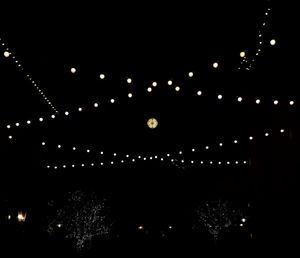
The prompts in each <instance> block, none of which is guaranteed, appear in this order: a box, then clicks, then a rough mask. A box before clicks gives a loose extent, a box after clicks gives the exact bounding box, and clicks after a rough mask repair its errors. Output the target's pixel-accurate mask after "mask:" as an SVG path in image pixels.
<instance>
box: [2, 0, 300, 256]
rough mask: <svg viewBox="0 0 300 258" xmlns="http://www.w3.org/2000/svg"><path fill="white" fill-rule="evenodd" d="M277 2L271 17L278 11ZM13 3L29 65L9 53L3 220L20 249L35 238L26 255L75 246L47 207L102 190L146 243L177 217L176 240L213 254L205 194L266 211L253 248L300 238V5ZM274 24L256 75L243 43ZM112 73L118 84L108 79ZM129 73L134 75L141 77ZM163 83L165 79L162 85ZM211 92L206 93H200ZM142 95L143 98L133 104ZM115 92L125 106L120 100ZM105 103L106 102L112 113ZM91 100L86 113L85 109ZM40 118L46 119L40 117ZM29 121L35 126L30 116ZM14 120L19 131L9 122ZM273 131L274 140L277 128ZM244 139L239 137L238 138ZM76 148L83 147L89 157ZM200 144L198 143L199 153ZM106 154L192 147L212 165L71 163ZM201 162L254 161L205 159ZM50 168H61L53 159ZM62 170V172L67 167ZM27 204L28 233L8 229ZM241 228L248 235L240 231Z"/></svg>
mask: <svg viewBox="0 0 300 258" xmlns="http://www.w3.org/2000/svg"><path fill="white" fill-rule="evenodd" d="M268 7H271V12H270V17H268V18H266V16H265V15H264V13H265V11H266V10H267V8H268ZM4 10H6V12H4V14H3V16H2V17H1V27H0V32H1V35H0V36H1V38H2V42H5V43H6V44H7V46H8V47H9V48H10V50H11V52H13V54H14V55H15V56H16V57H17V59H18V60H19V62H21V64H22V66H23V67H24V71H20V70H18V68H17V67H16V65H15V63H14V62H13V61H12V60H11V59H10V58H5V57H4V56H3V55H2V54H1V56H0V71H1V76H0V77H1V78H0V85H1V88H0V90H1V94H0V121H1V124H0V137H1V138H0V141H1V145H0V155H1V180H0V184H1V187H0V193H1V196H0V204H1V210H0V211H1V222H0V224H1V227H2V228H5V230H3V231H2V232H4V233H3V234H2V235H3V238H4V239H6V240H7V239H10V240H9V241H8V242H9V243H10V244H11V246H12V248H15V247H16V246H19V245H22V243H23V248H25V249H26V250H34V249H35V247H36V245H35V244H32V243H36V241H38V242H39V243H42V244H41V246H44V245H45V246H48V248H49V249H51V246H55V248H52V250H59V249H62V248H65V249H66V250H69V248H68V245H67V244H64V243H60V242H59V241H58V242H59V243H60V244H61V246H59V245H60V244H59V243H56V242H55V243H52V242H51V241H54V240H53V239H50V238H49V237H48V236H47V234H46V232H45V227H46V224H47V221H46V217H47V216H46V213H47V204H48V202H49V200H52V199H61V198H63V196H64V195H65V194H66V193H67V192H69V191H73V190H76V189H85V190H89V191H95V192H96V193H97V194H98V195H99V196H100V197H105V198H107V199H108V200H109V202H110V205H111V207H112V208H111V209H112V214H111V216H112V218H113V219H114V220H115V221H116V226H115V228H114V232H113V234H112V236H111V238H112V239H114V241H115V242H114V243H115V245H117V242H118V241H120V242H121V243H125V242H126V241H131V240H132V241H133V242H131V243H136V242H137V241H144V240H143V239H144V238H145V236H146V238H147V239H151V240H153V241H155V240H156V241H162V240H161V239H163V238H162V237H161V233H160V232H161V231H164V232H167V229H166V228H167V227H168V225H169V224H172V225H174V232H173V233H172V234H171V233H170V235H167V237H166V239H171V240H172V239H173V241H174V242H175V241H178V242H180V243H182V245H183V246H185V248H183V247H182V250H187V249H189V250H197V251H198V252H199V253H201V252H202V248H204V247H205V248H204V249H205V250H212V249H213V244H212V242H210V240H209V237H208V236H206V235H205V233H203V234H202V233H201V234H202V235H201V234H198V235H197V233H195V231H194V230H192V226H193V224H194V221H195V218H194V217H193V216H195V214H194V211H195V208H196V207H197V205H198V204H199V203H201V202H203V201H204V200H207V199H214V198H224V199H230V200H234V201H235V202H237V203H239V204H240V205H242V206H247V205H248V203H250V204H251V205H250V206H251V208H250V210H249V213H250V215H251V218H252V219H251V221H250V222H249V226H248V228H246V229H245V231H244V232H243V233H241V234H245V238H246V239H247V240H245V241H244V242H243V241H241V243H242V242H243V243H247V248H248V249H251V250H259V248H260V247H265V249H266V250H268V248H270V249H271V248H274V246H276V247H278V248H279V247H281V246H284V247H288V248H289V247H290V246H293V243H294V241H296V240H297V237H294V233H295V232H297V230H296V228H297V226H296V224H297V220H296V218H297V216H296V207H297V191H296V189H297V185H298V174H297V172H298V170H299V162H298V159H297V158H298V157H297V156H298V148H299V123H298V111H299V108H298V102H299V95H298V93H297V92H298V89H297V85H298V78H297V60H298V59H297V54H298V53H297V52H298V51H297V40H296V37H297V19H296V18H297V15H296V14H295V11H294V10H295V6H293V4H291V3H289V2H287V1H284V2H283V1H281V2H280V3H278V2H276V3H275V2H271V1H241V2H239V3H237V2H234V1H229V2H228V1H202V2H201V3H197V5H196V4H191V3H187V2H178V3H177V4H175V3H171V4H169V5H168V4H164V5H162V4H159V3H155V2H148V3H143V4H133V3H132V4H130V3H126V4H122V5H120V4H117V3H116V4H114V3H113V4H111V5H106V4H102V3H100V2H99V3H94V4H87V3H84V4H83V3H81V4H74V3H72V4H71V3H70V4H69V5H65V6H60V5H55V4H49V5H47V4H43V5H40V6H36V5H34V6H29V5H25V6H24V7H23V6H18V7H4ZM264 20H266V21H267V26H266V28H264V29H263V35H264V36H263V47H262V54H261V55H260V56H259V57H257V58H256V61H255V63H254V64H253V68H252V69H251V70H250V71H247V70H245V69H241V70H238V69H237V68H238V67H239V66H240V60H241V58H240V57H239V53H240V51H242V50H246V54H247V56H248V55H249V56H251V57H252V56H255V51H256V47H257V44H258V38H257V37H258V34H259V33H258V31H259V30H260V29H261V24H262V22H263V21H264ZM272 38H275V39H276V40H277V45H276V46H274V47H271V46H270V45H269V41H270V39H272ZM5 47H6V46H2V48H1V52H4V51H5ZM214 61H218V62H219V69H213V68H212V63H213V62H214ZM71 67H76V69H77V72H76V74H74V75H73V74H71V73H70V68H71ZM242 68H243V67H242ZM189 71H193V72H194V77H193V78H188V76H187V74H188V72H189ZM100 73H104V74H105V76H106V78H105V80H99V74H100ZM26 74H30V75H31V76H32V78H33V79H34V80H35V81H36V82H38V84H39V87H40V89H41V90H42V91H43V92H44V93H45V95H46V96H47V97H48V98H49V99H50V100H51V102H52V103H53V105H54V106H55V107H56V108H57V109H58V111H59V112H60V114H58V115H57V118H56V119H55V120H52V119H51V118H50V116H51V114H53V110H51V108H50V107H49V106H48V105H47V103H46V102H45V101H44V100H43V98H42V97H41V95H40V94H39V93H38V92H37V91H36V89H35V88H34V87H33V85H32V84H31V83H30V81H29V80H28V79H26ZM127 77H130V78H132V79H133V83H132V84H131V85H128V84H127V83H126V78H127ZM169 79H172V80H173V81H174V83H175V84H176V85H179V86H180V88H181V90H180V92H176V91H175V90H174V85H172V86H169V85H167V81H168V80H169ZM152 81H157V82H158V86H157V87H156V88H154V89H153V92H151V93H148V92H147V90H146V89H147V87H149V86H151V83H152ZM199 89H200V90H201V91H202V92H203V96H201V97H199V96H197V95H196V92H197V90H199ZM128 92H132V93H133V98H132V99H129V98H128V97H127V94H128ZM218 94H223V100H222V101H218V100H217V97H216V96H217V95H218ZM237 96H243V102H242V103H238V102H237V101H236V98H237ZM256 97H260V98H261V100H262V103H261V104H260V105H255V103H254V99H255V98H256ZM110 98H115V99H116V103H115V104H113V105H112V104H110V103H109V99H110ZM274 99H278V100H279V105H278V106H274V105H273V104H272V101H273V100H274ZM290 99H293V100H295V105H294V106H293V107H290V106H289V105H288V101H289V100H290ZM297 100H298V101H297ZM94 102H99V108H98V109H95V108H94V107H93V103H94ZM80 106H82V107H83V108H84V111H83V112H82V113H79V112H78V111H77V109H78V107H80ZM65 111H69V112H70V116H69V117H65V116H64V112H65ZM39 117H44V120H45V121H44V122H43V123H40V122H39V121H38V118H39ZM150 117H155V118H157V120H158V122H159V125H158V127H157V128H156V129H154V130H150V129H149V128H147V126H146V122H147V120H148V118H150ZM27 119H30V120H32V125H30V126H27V125H26V120H27ZM16 122H20V124H21V126H20V127H19V128H17V127H16V126H14V124H15V123H16ZM7 124H11V125H12V128H11V129H7V128H6V125H7ZM281 128H285V133H284V134H280V132H279V130H280V129H281ZM267 131H268V132H269V133H270V137H264V133H265V132H267ZM8 135H13V139H12V140H9V139H8ZM249 135H253V136H254V141H253V142H249V140H248V139H247V138H248V136H249ZM235 137H237V138H238V139H239V142H240V143H239V144H238V145H234V144H232V141H233V139H235ZM42 141H46V142H47V144H46V147H42V146H41V142H42ZM219 142H223V143H224V146H223V147H222V148H219V147H217V145H218V143H219ZM58 144H61V145H62V146H63V147H62V149H58V148H57V145H58ZM74 145H75V146H78V151H76V152H75V153H74V151H72V146H74ZM205 145H210V146H211V148H210V150H209V151H205V150H204V148H203V146H205ZM86 148H90V149H91V153H86V152H85V150H86ZM192 148H196V150H197V151H196V152H195V153H193V152H191V149H192ZM101 150H103V151H104V152H105V154H104V157H103V158H100V160H101V161H104V162H107V161H110V160H111V157H112V153H114V152H117V153H118V155H123V156H124V155H125V154H127V153H129V154H130V155H139V154H141V155H153V156H154V155H155V154H158V155H162V153H168V152H169V153H171V154H172V155H173V156H174V157H176V158H177V159H178V160H179V161H180V160H181V157H180V155H179V154H178V151H179V150H182V151H183V152H184V155H183V156H184V159H186V160H191V159H195V160H198V164H197V165H195V166H191V165H185V166H184V167H183V166H181V164H180V162H177V163H176V162H175V163H176V164H178V166H176V165H171V164H170V163H166V162H163V163H161V162H160V161H151V162H150V161H146V162H136V163H127V164H125V165H121V164H118V165H115V166H107V165H106V166H103V167H100V166H99V165H97V166H95V167H94V168H90V167H89V168H87V167H84V168H79V167H78V166H77V167H76V168H67V169H62V168H61V166H62V164H68V165H69V166H70V164H72V163H73V162H75V161H76V162H77V164H80V163H81V162H85V163H86V162H88V163H90V162H95V164H96V163H98V164H99V161H100V160H99V151H101ZM118 157H119V156H117V157H116V160H118V159H119V158H118ZM200 160H205V161H206V162H208V161H210V160H213V161H214V162H215V163H216V161H219V160H221V161H222V162H223V164H225V161H227V160H230V161H234V160H240V161H241V160H247V162H248V163H247V165H238V166H233V165H232V166H231V165H230V166H226V165H222V166H219V167H218V166H217V165H214V166H209V165H202V166H200V165H199V161H200ZM48 164H49V165H51V166H52V168H51V169H47V168H46V165H48ZM206 164H207V163H206ZM54 165H60V169H58V170H54V169H53V166H54ZM20 209H23V210H26V211H27V213H28V221H27V222H26V223H27V224H26V225H23V226H24V228H20V227H19V225H18V224H17V223H15V224H14V223H13V224H12V225H13V226H12V225H10V226H8V225H7V222H5V216H7V214H8V213H12V214H16V212H17V211H18V210H20ZM140 224H143V225H145V228H146V229H147V230H148V231H147V230H146V231H147V232H143V233H142V235H139V234H140V232H138V230H136V229H137V226H138V225H140ZM25 227H26V228H25ZM7 232H9V233H7ZM22 232H23V233H22ZM245 232H246V233H245ZM250 233H252V234H253V239H251V240H249V239H248V237H249V235H250ZM143 234H144V235H143ZM166 234H167V233H166ZM8 235H10V237H7V236H8ZM233 236H236V234H232V235H231V237H229V239H234V237H233ZM24 239H27V240H26V241H25V242H24ZM117 239H119V240H117ZM141 239H142V240H141ZM174 239H175V240H174ZM225 239H228V238H226V237H225V238H224V240H223V242H222V243H224V246H227V247H228V246H229V247H231V246H233V247H232V248H229V249H231V250H232V249H234V248H235V247H237V246H239V245H240V246H242V244H241V243H240V244H238V243H239V242H238V241H236V240H235V241H234V240H232V242H231V244H230V243H227V242H226V241H227V240H225ZM194 241H195V244H193V243H194ZM205 241H208V244H207V245H206V244H204V243H206V242H205ZM228 241H229V240H228ZM2 243H3V242H2ZM24 243H26V244H24ZM184 243H185V245H184ZM187 243H189V244H187ZM112 245H113V244H112ZM132 245H133V244H132ZM164 245H165V246H167V244H166V243H165V244H164ZM113 246H114V245H113ZM129 246H130V245H129ZM134 246H135V244H134V245H133V246H132V249H135V247H134ZM139 246H142V245H141V244H139ZM175 246H176V247H177V248H179V247H180V246H178V245H176V244H173V245H170V250H171V249H172V250H174V248H175ZM199 246H200V247H199ZM98 247H99V245H97V244H96V245H95V247H94V249H93V250H94V251H95V253H97V252H101V251H103V250H98V249H97V248H98ZM193 248H194V249H193ZM107 249H108V250H110V249H109V248H107ZM141 249H142V250H143V251H144V252H145V250H148V249H147V247H145V248H144V249H143V248H141ZM20 250H22V249H20ZM45 250H46V247H45ZM47 250H48V249H47ZM175 250H176V249H175ZM53 252H54V251H53ZM66 252H67V251H66Z"/></svg>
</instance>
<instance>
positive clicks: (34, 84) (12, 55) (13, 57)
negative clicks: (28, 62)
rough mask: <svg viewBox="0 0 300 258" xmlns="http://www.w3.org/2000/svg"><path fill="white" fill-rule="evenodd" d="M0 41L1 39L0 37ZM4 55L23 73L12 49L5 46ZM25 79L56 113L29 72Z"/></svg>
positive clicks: (3, 44)
mask: <svg viewBox="0 0 300 258" xmlns="http://www.w3.org/2000/svg"><path fill="white" fill-rule="evenodd" d="M0 42H2V39H1V38H0ZM5 45H6V44H5V43H4V42H2V46H5ZM3 55H4V57H6V58H8V57H11V60H12V62H13V63H14V64H15V65H16V67H17V69H18V70H19V71H21V72H22V73H23V74H24V73H25V72H24V68H23V66H22V64H21V63H20V62H19V60H18V59H17V58H16V56H15V55H14V54H13V53H12V51H10V50H9V48H6V50H5V51H4V53H3ZM25 79H27V80H29V81H30V83H31V84H32V86H33V87H34V88H35V89H36V90H37V92H38V93H39V95H40V96H41V97H42V98H43V99H44V101H46V103H47V104H48V105H49V106H50V107H51V109H52V110H54V111H55V112H56V113H58V110H57V109H56V108H55V107H54V105H53V104H52V103H51V101H50V100H49V99H48V98H47V96H46V95H45V94H44V92H43V91H42V90H41V89H40V87H39V85H38V83H36V82H35V81H34V80H33V79H32V78H31V76H30V75H29V74H25Z"/></svg>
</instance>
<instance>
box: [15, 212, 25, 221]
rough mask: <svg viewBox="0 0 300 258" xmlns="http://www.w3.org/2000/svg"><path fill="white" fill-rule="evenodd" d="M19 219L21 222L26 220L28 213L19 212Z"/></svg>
mask: <svg viewBox="0 0 300 258" xmlns="http://www.w3.org/2000/svg"><path fill="white" fill-rule="evenodd" d="M17 220H18V221H19V222H24V221H25V220H26V213H24V212H20V211H19V212H18V216H17Z"/></svg>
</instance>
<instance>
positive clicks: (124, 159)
mask: <svg viewBox="0 0 300 258" xmlns="http://www.w3.org/2000/svg"><path fill="white" fill-rule="evenodd" d="M279 132H280V134H283V133H285V129H283V128H282V129H280V130H279ZM264 136H265V137H269V136H270V131H268V132H265V133H264ZM246 138H247V139H248V141H251V142H252V141H253V140H254V136H252V135H249V136H247V137H246ZM239 142H240V141H239V140H238V139H237V138H235V139H233V140H232V141H230V142H228V143H227V142H226V143H224V142H223V141H222V142H219V143H217V144H214V145H205V146H203V147H198V148H197V149H196V148H192V149H191V150H190V151H191V152H192V153H196V152H199V151H207V150H210V149H216V148H223V146H224V145H229V144H230V143H231V144H234V145H236V144H238V143H239ZM41 145H42V146H45V145H46V142H45V141H43V142H42V143H41ZM57 148H58V149H62V145H61V144H58V145H57ZM72 150H73V151H78V150H84V151H85V152H86V153H89V154H90V153H92V152H93V153H95V154H96V155H97V154H100V155H101V157H102V156H103V155H104V152H103V151H100V152H99V151H98V150H94V151H92V150H91V148H82V147H80V148H78V147H76V146H73V147H72ZM183 154H184V153H183V151H182V150H180V151H178V152H175V153H173V154H170V153H161V154H156V155H132V154H120V153H116V152H114V153H113V155H112V156H113V157H111V159H110V160H109V161H105V162H104V161H101V162H100V163H99V162H98V161H97V162H91V163H81V164H71V165H68V166H67V165H66V164H64V165H62V166H57V165H55V166H52V168H53V169H58V168H59V167H62V168H67V167H72V168H74V167H89V166H91V167H94V166H96V164H98V165H100V166H104V165H116V164H123V163H129V162H131V163H134V162H136V161H151V160H153V161H154V160H157V161H166V162H171V164H173V165H176V164H185V165H186V164H190V165H196V164H201V165H204V164H209V165H222V164H225V165H239V164H247V161H238V160H236V161H213V160H210V161H204V160H200V161H199V160H193V159H192V160H187V159H184V155H183ZM108 155H111V153H108ZM178 155H179V156H178ZM106 156H107V155H106ZM47 168H51V166H50V165H47Z"/></svg>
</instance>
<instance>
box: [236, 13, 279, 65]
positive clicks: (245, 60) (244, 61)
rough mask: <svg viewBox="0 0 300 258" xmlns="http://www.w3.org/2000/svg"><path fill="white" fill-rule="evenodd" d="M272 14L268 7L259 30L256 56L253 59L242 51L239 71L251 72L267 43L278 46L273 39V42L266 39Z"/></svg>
mask: <svg viewBox="0 0 300 258" xmlns="http://www.w3.org/2000/svg"><path fill="white" fill-rule="evenodd" d="M270 13H271V8H270V7H268V8H267V10H266V11H265V13H264V17H263V19H262V22H261V25H260V29H259V30H258V36H257V42H258V43H257V47H256V50H255V53H254V55H253V56H252V58H251V55H250V54H248V52H246V51H245V50H243V51H241V52H240V57H241V62H240V66H239V67H238V69H245V70H248V71H249V70H251V69H252V68H253V65H254V63H255V61H256V58H257V57H258V56H259V55H261V52H262V48H263V45H264V44H266V42H267V44H269V45H271V46H275V45H276V39H271V40H267V39H265V32H266V29H267V27H268V23H269V19H270Z"/></svg>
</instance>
